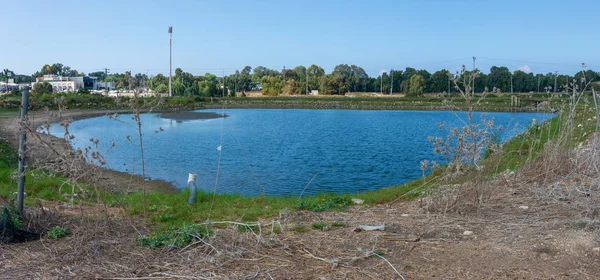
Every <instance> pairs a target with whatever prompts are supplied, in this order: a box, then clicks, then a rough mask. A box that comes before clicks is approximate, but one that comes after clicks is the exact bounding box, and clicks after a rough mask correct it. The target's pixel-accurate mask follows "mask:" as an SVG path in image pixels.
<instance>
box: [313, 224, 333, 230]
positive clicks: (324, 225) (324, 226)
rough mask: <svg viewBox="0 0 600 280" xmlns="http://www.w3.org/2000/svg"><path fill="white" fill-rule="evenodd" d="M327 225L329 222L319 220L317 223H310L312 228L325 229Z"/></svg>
mask: <svg viewBox="0 0 600 280" xmlns="http://www.w3.org/2000/svg"><path fill="white" fill-rule="evenodd" d="M328 226H329V224H328V223H326V222H319V223H314V224H312V228H314V229H316V230H325V229H326V228H327V227H328Z"/></svg>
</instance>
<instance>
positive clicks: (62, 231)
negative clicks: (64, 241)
mask: <svg viewBox="0 0 600 280" xmlns="http://www.w3.org/2000/svg"><path fill="white" fill-rule="evenodd" d="M67 235H69V230H68V229H67V228H65V227H60V226H55V227H53V228H51V229H50V230H49V231H48V232H47V233H46V236H48V238H50V239H59V238H63V237H65V236H67Z"/></svg>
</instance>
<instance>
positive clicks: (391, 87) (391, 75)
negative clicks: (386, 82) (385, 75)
mask: <svg viewBox="0 0 600 280" xmlns="http://www.w3.org/2000/svg"><path fill="white" fill-rule="evenodd" d="M390 77H391V78H392V82H391V83H390V96H391V95H392V93H393V89H394V69H390Z"/></svg>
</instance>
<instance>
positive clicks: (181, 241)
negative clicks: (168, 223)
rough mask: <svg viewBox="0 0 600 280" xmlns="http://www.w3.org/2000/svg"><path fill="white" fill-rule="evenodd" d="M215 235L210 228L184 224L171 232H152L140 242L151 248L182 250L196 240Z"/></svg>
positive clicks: (171, 229) (172, 228)
mask: <svg viewBox="0 0 600 280" xmlns="http://www.w3.org/2000/svg"><path fill="white" fill-rule="evenodd" d="M212 235H213V232H212V230H211V229H210V228H208V227H204V226H198V225H189V224H184V225H182V226H181V227H178V228H176V227H171V228H170V229H169V230H166V231H160V232H152V233H150V234H148V235H147V236H139V237H138V241H139V242H140V243H141V244H142V245H145V246H148V247H150V248H157V247H162V246H168V247H176V248H182V247H185V246H187V245H190V244H191V243H192V241H194V239H204V238H209V237H211V236H212Z"/></svg>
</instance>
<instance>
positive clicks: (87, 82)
mask: <svg viewBox="0 0 600 280" xmlns="http://www.w3.org/2000/svg"><path fill="white" fill-rule="evenodd" d="M97 79H98V78H96V77H89V76H83V77H62V76H58V75H53V74H51V75H44V76H43V77H39V78H36V79H35V82H33V83H31V88H33V86H34V85H35V84H37V83H42V82H48V83H50V85H52V91H53V92H67V91H77V90H79V89H82V88H85V89H89V90H96V89H97V88H96V80H97Z"/></svg>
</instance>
